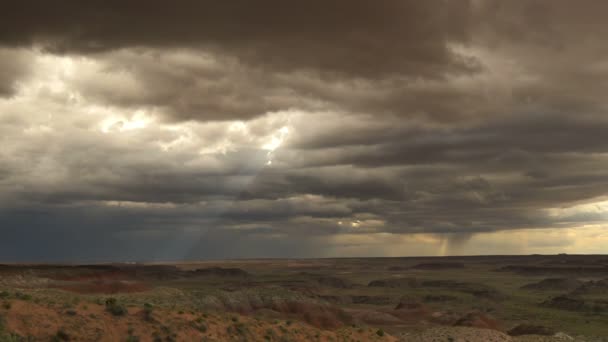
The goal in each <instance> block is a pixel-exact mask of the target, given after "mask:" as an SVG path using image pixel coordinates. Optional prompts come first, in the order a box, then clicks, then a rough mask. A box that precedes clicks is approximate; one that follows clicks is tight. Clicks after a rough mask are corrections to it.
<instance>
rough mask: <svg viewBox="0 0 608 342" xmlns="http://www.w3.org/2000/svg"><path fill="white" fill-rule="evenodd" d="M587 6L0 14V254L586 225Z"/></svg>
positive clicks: (191, 4) (157, 252)
mask: <svg viewBox="0 0 608 342" xmlns="http://www.w3.org/2000/svg"><path fill="white" fill-rule="evenodd" d="M606 6H607V5H605V4H604V3H603V2H594V1H582V2H576V3H574V2H570V1H555V2H550V3H549V2H543V1H517V2H503V1H501V2H499V1H472V2H470V3H469V2H454V1H397V0H395V1H393V0H388V1H363V0H361V1H359V0H355V1H343V0H337V1H316V0H314V1H304V2H302V1H301V2H287V1H278V0H262V1H233V2H226V1H223V2H212V1H178V2H176V3H171V4H169V3H168V2H164V1H156V0H153V1H146V2H143V1H127V2H125V1H67V0H64V1H55V2H52V3H51V2H34V1H21V2H13V3H10V4H4V8H3V10H4V14H3V18H2V19H3V20H0V45H1V46H2V48H1V49H0V57H1V58H0V146H1V147H0V231H2V236H3V238H2V239H0V257H2V258H7V259H19V260H28V259H45V258H47V260H59V259H73V258H80V257H87V258H89V259H97V260H98V259H114V260H117V259H123V260H124V259H164V258H165V259H179V258H184V257H188V258H201V257H244V256H319V255H325V254H324V253H327V254H331V255H341V254H340V253H342V252H343V251H345V250H346V249H344V248H347V247H345V246H351V247H352V246H355V245H362V246H363V245H365V244H366V243H368V242H369V239H372V237H377V236H391V237H398V236H404V235H407V234H411V233H427V234H431V236H433V234H440V235H442V234H443V235H442V236H446V237H447V240H446V244H447V247H446V248H447V249H448V252H453V253H460V252H461V251H466V245H467V243H468V241H470V240H474V238H475V236H476V234H478V233H484V232H498V231H505V230H510V229H525V228H571V227H578V226H581V225H589V224H598V223H602V222H603V221H602V220H604V219H605V218H606V212H608V209H606V208H604V207H602V206H601V205H598V207H597V208H596V207H593V205H592V204H589V203H601V201H604V200H605V198H606V197H605V196H606V194H607V193H608V174H607V173H606V172H605V170H606V167H608V160H607V159H606V155H608V139H606V138H605V136H606V132H607V131H608V119H607V118H608V116H606V108H607V105H606V101H605V94H604V89H606V87H607V86H608V83H607V82H608V81H607V80H608V77H607V76H608V63H606V61H607V60H608V49H606V48H605V40H606V38H607V37H608V32H607V30H606V29H605V24H604V20H603V18H602V17H601V14H602V13H604V12H605V9H606V8H605V7H606ZM391 234H392V235H391ZM344 236H349V237H353V236H355V237H354V238H353V239H354V240H348V239H347V240H340V241H342V242H336V243H337V244H334V242H335V240H336V239H338V240H339V238H343V237H344ZM357 239H360V240H357ZM439 240H441V239H439ZM20 241H30V242H31V243H30V244H29V245H27V246H25V245H24V244H23V243H20ZM49 242H50V243H49ZM133 246H138V247H140V248H137V249H134V248H133ZM341 248H342V249H341ZM348 248H350V247H348ZM379 248H380V249H381V250H383V249H382V248H383V246H380V247H379ZM383 253H384V252H383Z"/></svg>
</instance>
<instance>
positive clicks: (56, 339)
mask: <svg viewBox="0 0 608 342" xmlns="http://www.w3.org/2000/svg"><path fill="white" fill-rule="evenodd" d="M52 340H53V342H60V341H69V340H70V335H68V333H66V332H65V331H64V330H63V329H59V330H58V331H57V333H56V334H55V336H53V339H52Z"/></svg>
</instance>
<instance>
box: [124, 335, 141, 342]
mask: <svg viewBox="0 0 608 342" xmlns="http://www.w3.org/2000/svg"><path fill="white" fill-rule="evenodd" d="M127 342H139V337H137V336H134V335H129V336H128V337H127Z"/></svg>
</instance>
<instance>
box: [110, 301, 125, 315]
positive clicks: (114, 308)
mask: <svg viewBox="0 0 608 342" xmlns="http://www.w3.org/2000/svg"><path fill="white" fill-rule="evenodd" d="M106 311H107V312H109V313H111V314H112V315H114V316H124V315H126V314H127V308H126V307H125V306H124V305H121V304H119V303H118V301H117V300H116V298H108V299H106Z"/></svg>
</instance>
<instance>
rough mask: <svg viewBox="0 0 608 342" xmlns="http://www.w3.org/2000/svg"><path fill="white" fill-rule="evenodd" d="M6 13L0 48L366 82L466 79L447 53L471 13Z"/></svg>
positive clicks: (8, 7) (251, 9)
mask: <svg viewBox="0 0 608 342" xmlns="http://www.w3.org/2000/svg"><path fill="white" fill-rule="evenodd" d="M3 7H4V13H5V15H4V18H3V20H2V23H1V24H0V32H2V33H1V34H0V41H1V42H3V43H4V44H6V45H9V46H15V45H16V46H21V45H30V44H40V45H42V46H43V47H44V48H47V49H50V50H51V51H57V52H83V53H90V52H99V51H106V50H111V49H119V48H130V47H134V46H146V47H156V48H173V47H197V48H198V47H200V48H208V49H219V50H221V51H227V52H229V53H231V54H234V55H237V56H239V57H240V58H241V60H242V61H244V62H245V63H253V64H254V65H256V66H261V67H268V68H270V69H275V68H280V69H294V68H295V69H299V68H306V69H312V70H327V71H330V72H338V73H347V74H354V75H361V76H371V77H377V76H378V75H379V74H386V73H394V72H398V73H406V74H412V75H433V76H437V75H440V73H441V72H443V71H446V70H453V71H466V70H468V69H469V66H467V64H466V63H464V62H465V61H462V60H460V59H459V58H457V57H455V56H454V55H453V54H452V53H450V51H449V49H448V47H447V46H446V43H447V42H449V41H466V40H467V39H468V36H467V27H468V23H469V21H470V10H469V6H468V5H467V3H458V4H457V3H454V2H450V1H424V2H420V1H401V0H387V1H382V2H378V3H376V2H374V3H372V2H369V1H364V0H355V1H352V0H349V1H346V0H338V1H331V2H328V1H322V0H313V1H305V2H285V1H279V0H262V1H256V2H250V1H228V2H226V1H222V2H218V1H194V0H183V1H177V2H174V3H171V4H169V3H167V2H165V1H158V0H153V1H130V2H128V3H126V2H124V1H87V2H82V1H76V0H62V1H56V2H53V3H52V4H51V3H46V2H44V3H40V2H38V1H19V2H17V1H14V2H11V3H8V4H4V6H3ZM403 56H408V58H403ZM379 61H380V62H379Z"/></svg>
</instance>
